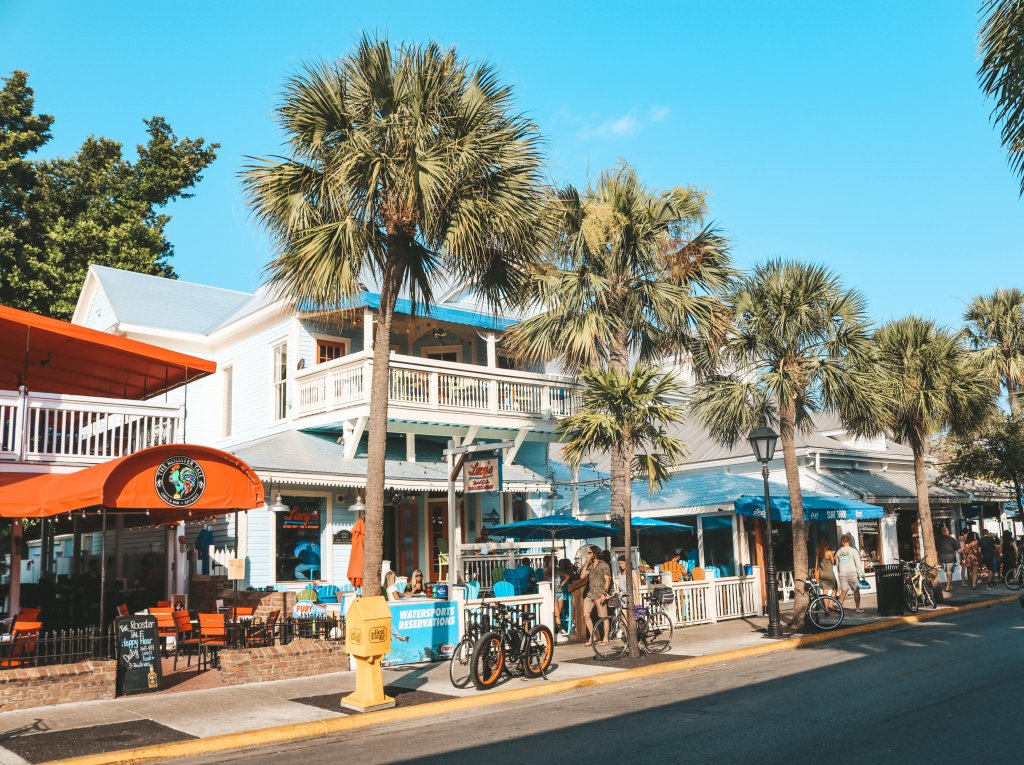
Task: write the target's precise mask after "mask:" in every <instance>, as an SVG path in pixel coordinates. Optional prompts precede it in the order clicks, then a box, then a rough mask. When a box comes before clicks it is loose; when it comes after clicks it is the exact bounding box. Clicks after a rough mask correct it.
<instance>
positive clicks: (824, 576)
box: [814, 539, 839, 596]
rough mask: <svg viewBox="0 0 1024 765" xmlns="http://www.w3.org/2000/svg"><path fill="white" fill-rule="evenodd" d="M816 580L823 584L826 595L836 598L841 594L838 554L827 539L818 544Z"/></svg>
mask: <svg viewBox="0 0 1024 765" xmlns="http://www.w3.org/2000/svg"><path fill="white" fill-rule="evenodd" d="M814 580H815V581H816V582H818V583H819V584H821V589H822V590H824V592H825V594H826V595H832V596H835V595H837V594H838V593H839V581H838V580H837V579H836V554H835V552H834V551H833V550H832V545H830V544H829V543H828V540H827V539H823V540H821V541H820V542H818V554H817V555H816V556H815V563H814Z"/></svg>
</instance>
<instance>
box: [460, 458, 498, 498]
mask: <svg viewBox="0 0 1024 765" xmlns="http://www.w3.org/2000/svg"><path fill="white" fill-rule="evenodd" d="M462 490H463V491H464V492H465V493H466V494H480V493H482V492H486V491H501V458H500V457H487V458H486V459H476V460H472V461H469V460H467V461H466V463H465V464H464V465H463V466H462Z"/></svg>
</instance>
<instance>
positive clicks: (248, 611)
mask: <svg viewBox="0 0 1024 765" xmlns="http://www.w3.org/2000/svg"><path fill="white" fill-rule="evenodd" d="M254 613H256V609H255V608H253V607H252V606H238V608H233V609H231V618H232V620H237V619H238V617H239V616H252V615H253V614H254Z"/></svg>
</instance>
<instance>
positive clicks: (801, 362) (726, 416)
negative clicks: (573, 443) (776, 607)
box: [692, 260, 882, 626]
mask: <svg viewBox="0 0 1024 765" xmlns="http://www.w3.org/2000/svg"><path fill="white" fill-rule="evenodd" d="M729 304H730V307H731V308H732V311H733V316H734V326H733V328H732V330H731V331H730V332H729V334H728V337H727V338H726V340H725V342H724V343H723V344H722V346H721V349H720V364H721V370H722V371H721V372H719V373H718V374H716V375H713V376H710V377H708V378H707V379H705V380H703V381H701V382H700V384H699V385H698V388H697V390H696V391H695V393H694V396H693V400H692V407H693V411H694V412H695V414H696V416H697V417H698V419H699V420H700V421H701V422H702V423H703V424H704V426H705V427H707V429H708V431H709V432H710V434H711V437H712V438H714V439H715V440H716V441H718V442H720V443H723V444H728V445H732V444H735V443H736V442H738V441H739V440H741V439H743V438H746V436H747V435H748V434H749V433H750V431H751V430H753V429H754V428H756V427H758V426H760V425H763V424H766V423H778V427H779V435H780V440H781V441H782V457H783V463H784V465H785V470H786V484H787V486H788V489H789V501H790V509H791V511H792V518H793V521H792V523H793V578H794V580H795V583H796V592H795V599H796V603H795V605H796V608H795V613H794V616H793V625H794V626H799V625H802V624H803V620H804V616H805V614H806V611H807V603H808V599H807V593H806V591H805V589H804V585H805V582H806V581H807V530H806V526H805V520H804V506H803V498H802V495H801V490H800V470H799V466H798V464H797V457H796V445H795V436H796V433H797V431H798V430H799V431H804V432H807V431H810V430H811V429H812V428H813V425H814V423H813V415H814V414H815V413H816V412H822V411H833V412H837V413H838V414H839V415H840V417H841V419H842V421H843V423H844V424H845V426H846V427H847V429H848V430H849V431H851V432H854V433H866V432H873V431H877V430H878V428H879V423H880V421H881V414H882V411H881V409H880V402H879V400H878V396H877V395H876V394H875V392H874V391H873V389H872V387H871V385H870V384H868V382H867V379H866V378H865V376H863V375H861V374H858V373H857V372H856V365H857V364H858V363H859V362H862V361H865V360H866V359H867V358H868V357H869V355H870V351H871V343H870V334H869V331H868V325H867V318H866V315H865V304H864V298H863V297H862V296H861V294H860V293H859V292H857V291H855V290H844V289H843V287H842V285H841V284H840V282H839V279H838V277H836V276H834V275H833V274H831V273H830V272H829V271H827V270H826V269H825V268H823V267H822V266H818V265H811V264H804V263H796V262H792V261H780V260H774V261H769V262H767V263H762V264H759V265H757V266H756V267H755V268H754V270H753V272H752V273H750V274H748V275H746V276H744V277H743V278H742V279H741V280H740V282H739V284H738V285H737V287H736V289H735V291H734V292H733V294H732V295H731V297H730V300H729ZM768 586H769V587H770V586H773V583H771V582H769V583H768Z"/></svg>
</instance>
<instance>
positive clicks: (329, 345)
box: [316, 340, 348, 364]
mask: <svg viewBox="0 0 1024 765" xmlns="http://www.w3.org/2000/svg"><path fill="white" fill-rule="evenodd" d="M347 355H348V347H347V345H346V343H345V342H343V341H341V340H317V341H316V363H317V364H325V363H327V362H328V361H334V360H335V359H340V358H341V357H342V356H347Z"/></svg>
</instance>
